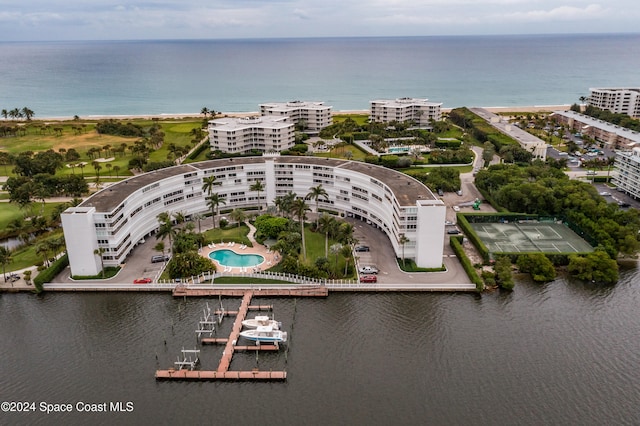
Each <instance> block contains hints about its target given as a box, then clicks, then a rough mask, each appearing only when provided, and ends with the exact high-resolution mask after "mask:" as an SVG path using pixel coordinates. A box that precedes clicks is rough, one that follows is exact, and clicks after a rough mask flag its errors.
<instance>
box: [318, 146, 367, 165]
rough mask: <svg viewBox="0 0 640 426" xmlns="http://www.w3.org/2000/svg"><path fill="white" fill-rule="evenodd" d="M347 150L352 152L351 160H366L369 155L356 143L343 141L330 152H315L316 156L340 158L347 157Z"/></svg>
mask: <svg viewBox="0 0 640 426" xmlns="http://www.w3.org/2000/svg"><path fill="white" fill-rule="evenodd" d="M347 152H350V153H351V160H356V161H364V159H365V157H366V156H367V154H366V153H365V152H364V151H362V150H360V148H358V147H357V146H355V145H348V144H345V143H341V144H338V145H336V146H335V147H334V148H333V149H332V150H331V151H329V152H320V153H317V154H314V156H315V157H323V158H325V157H328V158H339V159H347V157H348V154H347Z"/></svg>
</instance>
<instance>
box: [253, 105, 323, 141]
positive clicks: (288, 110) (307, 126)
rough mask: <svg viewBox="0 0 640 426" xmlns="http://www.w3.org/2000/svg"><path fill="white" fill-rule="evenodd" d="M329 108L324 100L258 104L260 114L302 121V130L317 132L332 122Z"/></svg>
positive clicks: (294, 121)
mask: <svg viewBox="0 0 640 426" xmlns="http://www.w3.org/2000/svg"><path fill="white" fill-rule="evenodd" d="M331 108H332V107H330V106H327V105H325V104H324V102H312V101H290V102H270V103H264V104H261V105H260V114H261V115H262V116H275V117H289V118H290V119H291V121H292V122H293V123H295V124H300V123H304V131H305V133H309V134H317V133H319V132H320V130H322V129H324V128H325V127H327V126H330V125H331V124H332V123H333V119H332V116H331Z"/></svg>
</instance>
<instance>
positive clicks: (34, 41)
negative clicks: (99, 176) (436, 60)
mask: <svg viewBox="0 0 640 426" xmlns="http://www.w3.org/2000/svg"><path fill="white" fill-rule="evenodd" d="M625 35H640V31H629V32H624V31H623V32H579V33H496V34H430V35H345V36H333V35H332V36H293V37H286V36H280V37H277V36H276V37H256V36H252V37H219V38H132V39H56V40H41V39H34V40H2V41H0V44H3V43H69V42H140V41H258V40H261V41H266V40H331V39H382V38H386V39H392V38H398V39H400V38H405V39H407V38H414V39H418V38H458V37H459V38H467V37H479V38H484V37H486V38H492V37H558V36H561V37H572V36H625Z"/></svg>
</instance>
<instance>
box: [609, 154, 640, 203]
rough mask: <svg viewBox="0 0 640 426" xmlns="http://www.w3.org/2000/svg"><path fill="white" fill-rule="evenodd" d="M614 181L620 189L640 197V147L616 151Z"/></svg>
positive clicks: (636, 197)
mask: <svg viewBox="0 0 640 426" xmlns="http://www.w3.org/2000/svg"><path fill="white" fill-rule="evenodd" d="M615 167H616V170H617V173H614V178H613V182H614V183H615V184H616V185H617V186H618V189H620V190H622V191H623V192H626V193H627V194H629V195H630V196H632V197H634V198H635V199H638V198H640V148H633V149H632V150H631V151H618V152H617V153H616V162H615Z"/></svg>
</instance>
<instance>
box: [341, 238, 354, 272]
mask: <svg viewBox="0 0 640 426" xmlns="http://www.w3.org/2000/svg"><path fill="white" fill-rule="evenodd" d="M340 254H341V255H342V257H344V276H345V277H346V276H347V273H348V271H349V261H350V260H351V258H352V257H353V251H352V249H351V246H349V245H343V246H342V249H341V251H340Z"/></svg>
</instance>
